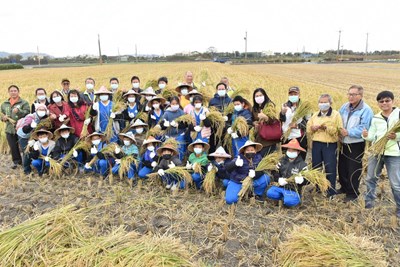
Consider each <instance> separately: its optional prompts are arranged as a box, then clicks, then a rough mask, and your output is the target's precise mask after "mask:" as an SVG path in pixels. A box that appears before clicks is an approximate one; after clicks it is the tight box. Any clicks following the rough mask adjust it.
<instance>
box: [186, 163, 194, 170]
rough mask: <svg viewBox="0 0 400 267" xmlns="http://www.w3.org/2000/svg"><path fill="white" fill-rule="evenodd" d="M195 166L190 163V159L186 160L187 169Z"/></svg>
mask: <svg viewBox="0 0 400 267" xmlns="http://www.w3.org/2000/svg"><path fill="white" fill-rule="evenodd" d="M192 168H193V166H192V164H190V163H189V161H187V162H186V169H187V170H191V169H192Z"/></svg>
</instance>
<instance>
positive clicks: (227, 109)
mask: <svg viewBox="0 0 400 267" xmlns="http://www.w3.org/2000/svg"><path fill="white" fill-rule="evenodd" d="M234 111H235V107H234V105H233V102H231V103H229V105H228V106H226V107H225V108H224V112H223V114H224V116H228V115H229V114H232V113H233V112H234Z"/></svg>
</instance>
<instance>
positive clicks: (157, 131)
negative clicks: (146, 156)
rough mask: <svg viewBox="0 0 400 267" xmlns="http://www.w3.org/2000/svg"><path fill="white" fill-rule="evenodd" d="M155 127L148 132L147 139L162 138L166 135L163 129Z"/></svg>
mask: <svg viewBox="0 0 400 267" xmlns="http://www.w3.org/2000/svg"><path fill="white" fill-rule="evenodd" d="M157 125H158V124H157ZM157 125H156V126H154V127H153V128H150V129H149V130H148V131H147V134H146V138H149V136H153V137H154V138H156V137H157V136H162V135H164V131H163V130H162V129H161V127H159V126H157Z"/></svg>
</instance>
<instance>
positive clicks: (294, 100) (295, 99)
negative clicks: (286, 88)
mask: <svg viewBox="0 0 400 267" xmlns="http://www.w3.org/2000/svg"><path fill="white" fill-rule="evenodd" d="M289 101H290V102H292V103H297V102H299V96H298V95H290V96H289Z"/></svg>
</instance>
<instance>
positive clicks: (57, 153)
mask: <svg viewBox="0 0 400 267" xmlns="http://www.w3.org/2000/svg"><path fill="white" fill-rule="evenodd" d="M78 141H79V138H78V137H77V136H76V135H73V134H71V135H70V136H69V137H68V138H67V139H65V138H62V137H60V138H58V140H57V141H56V146H55V147H54V149H53V159H55V160H58V159H60V158H61V156H62V155H66V154H67V153H68V152H69V151H70V150H71V149H72V148H73V147H74V145H75V144H76V143H78Z"/></svg>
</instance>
